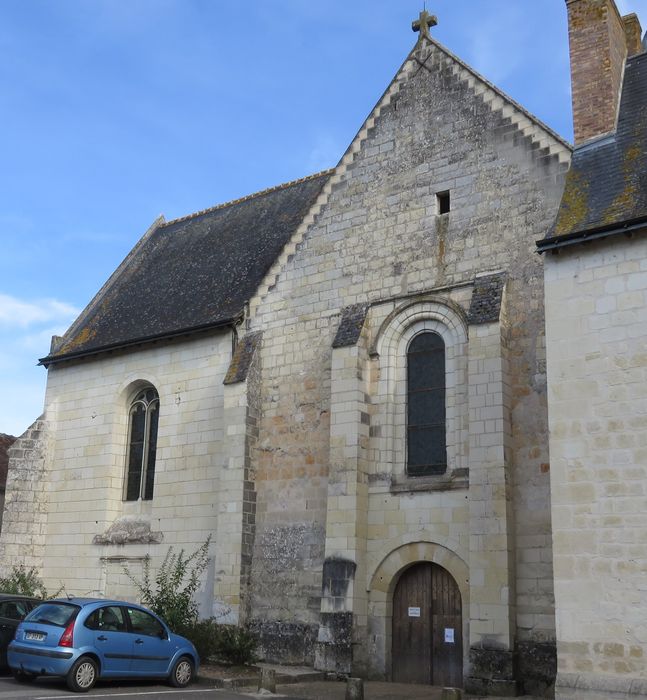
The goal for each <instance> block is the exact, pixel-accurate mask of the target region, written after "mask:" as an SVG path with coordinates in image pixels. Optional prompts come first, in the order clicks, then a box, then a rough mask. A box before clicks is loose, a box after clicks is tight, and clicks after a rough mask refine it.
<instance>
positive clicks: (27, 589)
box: [0, 564, 60, 600]
mask: <svg viewBox="0 0 647 700" xmlns="http://www.w3.org/2000/svg"><path fill="white" fill-rule="evenodd" d="M0 592H2V593H14V594H16V595H26V596H30V597H32V598H42V599H43V600H45V598H49V597H50V596H49V595H48V594H47V589H46V588H45V586H44V585H43V581H42V579H41V578H40V576H39V575H38V572H37V571H36V569H35V568H34V567H32V568H31V569H27V568H26V567H25V566H24V565H23V564H21V565H20V566H14V567H13V568H12V569H11V573H10V574H9V575H8V576H7V577H5V578H2V577H0ZM58 593H60V590H59V591H58ZM58 593H56V594H55V595H58Z"/></svg>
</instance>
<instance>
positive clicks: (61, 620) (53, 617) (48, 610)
mask: <svg viewBox="0 0 647 700" xmlns="http://www.w3.org/2000/svg"><path fill="white" fill-rule="evenodd" d="M80 609H81V608H80V607H79V606H78V605H72V604H71V603H43V604H42V605H39V606H38V607H37V608H36V609H35V610H33V611H32V612H30V613H29V615H27V617H26V618H25V622H38V623H40V624H41V625H56V626H57V627H67V625H68V623H69V622H70V620H72V619H73V618H75V617H76V615H77V613H78V612H79V610H80Z"/></svg>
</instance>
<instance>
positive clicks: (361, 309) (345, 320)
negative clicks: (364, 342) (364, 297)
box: [332, 304, 368, 348]
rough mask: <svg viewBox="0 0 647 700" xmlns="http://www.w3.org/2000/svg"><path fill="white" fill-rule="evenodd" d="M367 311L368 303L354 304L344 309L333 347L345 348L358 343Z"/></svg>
mask: <svg viewBox="0 0 647 700" xmlns="http://www.w3.org/2000/svg"><path fill="white" fill-rule="evenodd" d="M367 311H368V304H352V305H351V306H347V307H346V308H345V309H342V312H341V321H340V322H339V327H338V328H337V333H336V334H335V339H334V340H333V343H332V346H333V348H345V347H349V346H351V345H355V343H357V341H358V339H359V336H360V333H361V332H362V327H363V325H364V319H365V318H366V312H367Z"/></svg>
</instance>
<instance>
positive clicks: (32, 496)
mask: <svg viewBox="0 0 647 700" xmlns="http://www.w3.org/2000/svg"><path fill="white" fill-rule="evenodd" d="M230 358H231V337H230V334H229V333H221V334H218V335H211V336H209V337H203V338H200V339H192V340H191V341H189V342H179V341H178V342H176V343H173V344H172V345H170V346H168V345H167V346H165V347H152V348H148V349H140V350H138V351H133V352H130V353H123V354H115V355H114V356H104V357H101V358H96V359H93V360H91V361H87V362H79V363H76V364H74V365H72V366H66V367H60V368H58V367H56V368H51V369H50V371H49V376H48V384H47V394H46V398H45V409H46V410H45V414H44V417H43V418H41V419H40V420H39V421H37V422H36V423H35V424H34V425H33V426H32V427H31V428H30V430H29V431H27V433H26V434H25V435H23V436H22V438H21V439H20V440H19V441H18V442H17V443H16V444H15V445H14V447H13V449H12V454H11V457H12V462H11V468H10V471H9V484H8V493H9V498H8V501H7V507H6V509H5V526H6V528H5V532H3V537H2V542H1V547H2V561H3V562H6V563H10V562H14V563H19V562H24V563H25V564H27V565H35V566H37V567H38V569H39V570H42V575H43V579H44V581H45V584H46V586H47V587H48V588H49V589H50V590H57V589H58V588H60V586H61V585H65V589H66V590H67V591H69V592H74V593H76V594H78V595H106V596H114V595H118V594H120V593H121V594H123V586H124V583H125V580H126V579H125V577H124V575H123V566H124V564H126V565H128V567H129V568H130V569H131V570H133V572H134V573H136V572H137V571H138V570H139V568H141V564H142V561H143V558H144V557H145V556H146V555H150V556H151V557H152V559H153V565H157V564H158V563H159V561H160V559H161V558H162V557H163V556H164V554H165V553H166V551H167V549H168V546H169V545H172V546H173V547H175V548H176V550H177V549H180V548H186V549H188V550H193V549H195V548H196V546H198V545H200V544H201V543H202V542H204V541H205V539H206V538H207V536H208V535H209V534H211V535H212V536H213V537H214V538H215V537H217V536H218V533H219V532H220V531H221V527H225V526H226V525H227V520H228V519H229V518H230V517H232V514H231V513H230V511H229V504H228V503H227V502H221V501H220V500H219V498H218V494H219V493H221V492H222V488H221V485H222V484H223V482H227V481H228V477H229V474H230V471H229V465H228V464H227V461H226V450H225V447H224V443H225V438H224V433H225V427H226V426H225V418H224V416H223V384H222V379H223V375H224V372H225V371H226V368H227V366H228V363H229V361H230ZM144 382H146V383H148V384H151V385H152V386H154V387H155V388H156V389H157V391H158V393H159V396H160V422H159V437H158V446H157V465H156V474H155V498H154V500H152V501H135V502H126V501H123V500H122V493H123V488H124V455H125V452H126V439H127V434H128V427H127V426H128V407H129V402H130V400H131V399H132V395H133V393H134V392H136V391H137V388H138V387H139V386H141V385H142V384H143V383H144ZM238 517H239V518H240V517H241V516H240V513H239V514H238ZM219 521H220V523H219ZM45 547H46V552H45ZM223 548H224V547H220V548H219V553H220V558H221V559H223V560H224V561H219V562H218V563H219V564H220V565H221V567H222V570H223V571H224V570H225V569H226V565H229V566H230V567H231V566H232V564H231V561H229V559H228V556H229V557H231V556H233V555H227V554H225V553H224V552H223V551H222V550H223ZM217 575H224V574H223V573H221V572H220V571H219V572H218V574H216V572H215V570H214V571H212V572H211V574H210V577H209V583H210V586H211V590H206V589H205V590H203V591H202V592H201V597H202V599H201V606H202V609H203V611H204V612H205V613H208V614H211V613H212V609H213V605H214V603H213V602H212V601H213V585H214V578H215V577H217ZM206 585H207V584H206V583H205V586H206ZM131 588H132V587H131ZM128 593H133V591H132V590H131V589H128ZM221 602H222V603H223V604H224V605H226V606H230V607H231V609H232V610H237V605H238V600H237V598H236V597H235V596H230V593H229V591H228V590H227V591H226V593H224V594H223V597H222V601H221Z"/></svg>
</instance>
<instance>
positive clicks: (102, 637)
mask: <svg viewBox="0 0 647 700" xmlns="http://www.w3.org/2000/svg"><path fill="white" fill-rule="evenodd" d="M97 639H98V640H99V641H100V642H105V641H106V640H107V639H108V637H106V636H105V635H103V634H102V635H101V636H100V637H97Z"/></svg>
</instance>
